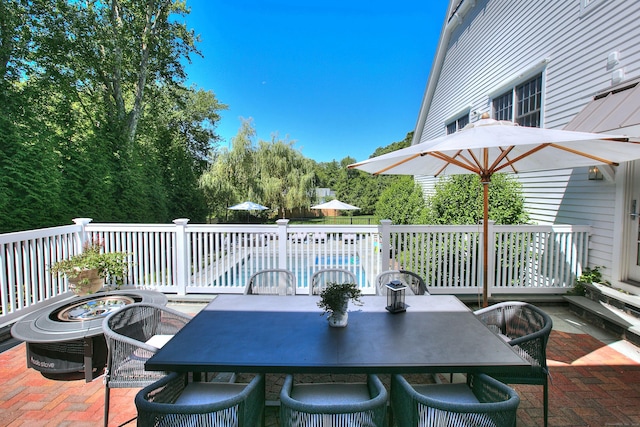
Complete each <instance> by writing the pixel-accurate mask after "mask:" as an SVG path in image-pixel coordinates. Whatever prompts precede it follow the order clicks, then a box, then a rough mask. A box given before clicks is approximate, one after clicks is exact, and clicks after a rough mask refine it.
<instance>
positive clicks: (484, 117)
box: [480, 111, 491, 119]
mask: <svg viewBox="0 0 640 427" xmlns="http://www.w3.org/2000/svg"><path fill="white" fill-rule="evenodd" d="M480 118H481V119H490V118H491V117H489V113H487V112H486V111H485V112H484V113H482V115H481V116H480Z"/></svg>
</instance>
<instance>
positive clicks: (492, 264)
mask: <svg viewBox="0 0 640 427" xmlns="http://www.w3.org/2000/svg"><path fill="white" fill-rule="evenodd" d="M480 223H482V220H480ZM495 225H496V222H495V221H492V220H489V224H488V225H487V239H488V240H487V241H488V242H489V245H488V247H487V251H488V253H486V254H485V253H483V254H482V256H483V257H485V256H486V257H487V260H488V262H487V268H488V272H489V273H488V274H487V297H490V296H491V292H492V291H493V288H494V287H495V284H496V267H497V266H496V244H495V242H496V231H495V228H494V226H495ZM482 238H483V239H484V236H482ZM480 248H481V251H482V246H480Z"/></svg>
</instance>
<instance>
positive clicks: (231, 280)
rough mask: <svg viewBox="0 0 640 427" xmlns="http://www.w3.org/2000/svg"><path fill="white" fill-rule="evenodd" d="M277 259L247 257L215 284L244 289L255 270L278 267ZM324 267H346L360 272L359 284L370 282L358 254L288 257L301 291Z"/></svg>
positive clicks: (221, 275)
mask: <svg viewBox="0 0 640 427" xmlns="http://www.w3.org/2000/svg"><path fill="white" fill-rule="evenodd" d="M277 261H278V260H277V258H273V257H259V256H256V257H253V258H252V257H247V258H246V259H245V260H243V261H240V262H238V263H236V264H234V265H232V266H230V267H229V268H228V269H227V270H226V271H225V272H224V273H222V274H220V275H219V276H218V278H217V279H216V280H214V286H223V287H238V288H240V287H241V288H244V286H245V284H246V283H247V282H248V281H249V279H250V278H251V276H252V275H253V274H254V273H256V272H258V271H261V270H266V269H277V268H278V263H277ZM323 268H344V269H346V270H349V271H351V272H353V273H354V274H355V275H356V277H357V279H358V283H360V284H363V285H366V284H367V280H366V274H365V272H364V269H363V268H362V267H361V266H360V258H359V257H358V256H357V255H314V256H307V257H297V258H293V259H288V260H287V269H288V270H290V271H292V272H293V274H294V275H295V276H296V284H297V286H296V287H297V288H298V293H300V289H308V288H309V283H310V282H311V276H312V275H313V273H315V272H316V271H318V270H320V269H323Z"/></svg>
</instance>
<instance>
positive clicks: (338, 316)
mask: <svg viewBox="0 0 640 427" xmlns="http://www.w3.org/2000/svg"><path fill="white" fill-rule="evenodd" d="M348 307H349V300H345V302H344V305H343V306H342V310H335V311H334V312H333V313H331V314H330V315H329V319H328V320H329V326H332V327H334V328H344V327H345V326H347V322H348V320H349V313H348V312H347V308H348Z"/></svg>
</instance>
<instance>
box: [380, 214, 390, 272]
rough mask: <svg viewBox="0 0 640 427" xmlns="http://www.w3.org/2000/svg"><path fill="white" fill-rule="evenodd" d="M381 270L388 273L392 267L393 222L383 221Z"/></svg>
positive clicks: (381, 221) (381, 225)
mask: <svg viewBox="0 0 640 427" xmlns="http://www.w3.org/2000/svg"><path fill="white" fill-rule="evenodd" d="M378 229H379V230H380V265H381V267H380V270H381V272H382V271H387V270H389V266H390V265H391V258H390V254H391V250H390V249H391V220H390V219H381V220H380V226H379V227H378Z"/></svg>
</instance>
